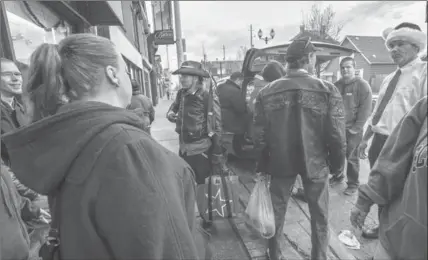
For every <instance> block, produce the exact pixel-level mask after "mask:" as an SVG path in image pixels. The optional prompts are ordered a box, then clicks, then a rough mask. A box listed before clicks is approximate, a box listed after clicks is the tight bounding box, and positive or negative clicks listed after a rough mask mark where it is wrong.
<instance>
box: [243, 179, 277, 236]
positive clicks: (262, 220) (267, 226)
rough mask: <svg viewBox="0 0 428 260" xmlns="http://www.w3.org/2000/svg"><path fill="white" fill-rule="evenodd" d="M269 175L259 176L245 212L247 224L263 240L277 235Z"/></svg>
mask: <svg viewBox="0 0 428 260" xmlns="http://www.w3.org/2000/svg"><path fill="white" fill-rule="evenodd" d="M269 182H270V176H269V175H258V177H257V179H256V185H255V186H254V188H253V191H252V192H251V196H250V199H249V201H248V205H247V209H246V210H245V215H246V218H247V219H246V220H247V224H248V225H250V226H251V227H252V228H254V229H255V230H257V231H258V232H259V233H260V235H261V236H262V237H263V238H266V239H268V238H271V237H273V236H274V235H275V215H274V212H273V206H272V200H271V197H270V191H269Z"/></svg>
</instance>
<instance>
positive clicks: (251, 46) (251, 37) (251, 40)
mask: <svg viewBox="0 0 428 260" xmlns="http://www.w3.org/2000/svg"><path fill="white" fill-rule="evenodd" d="M250 48H254V45H253V25H252V24H250Z"/></svg>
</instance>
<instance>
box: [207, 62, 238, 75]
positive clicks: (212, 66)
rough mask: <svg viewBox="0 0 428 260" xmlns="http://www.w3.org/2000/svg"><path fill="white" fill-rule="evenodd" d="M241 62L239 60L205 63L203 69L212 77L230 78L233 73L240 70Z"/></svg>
mask: <svg viewBox="0 0 428 260" xmlns="http://www.w3.org/2000/svg"><path fill="white" fill-rule="evenodd" d="M242 64H243V61H241V60H221V61H220V60H218V61H207V62H205V68H206V69H207V70H208V71H209V72H210V73H211V75H213V76H214V77H218V78H224V77H228V76H230V74H232V73H233V72H237V71H239V72H240V71H241V70H242Z"/></svg>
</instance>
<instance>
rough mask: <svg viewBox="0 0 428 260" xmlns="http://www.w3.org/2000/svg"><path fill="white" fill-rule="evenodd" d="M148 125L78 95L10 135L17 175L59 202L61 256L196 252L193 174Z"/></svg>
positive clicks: (155, 255) (167, 255)
mask: <svg viewBox="0 0 428 260" xmlns="http://www.w3.org/2000/svg"><path fill="white" fill-rule="evenodd" d="M142 125H143V122H142V120H141V119H140V118H139V117H138V116H137V115H135V114H134V113H132V112H130V111H127V110H125V109H121V108H117V107H113V106H110V105H107V104H104V103H99V102H74V103H71V104H67V105H64V106H62V107H61V108H60V109H59V111H58V113H57V114H55V115H54V116H51V117H47V118H45V119H42V120H40V121H38V122H35V123H33V124H31V125H30V126H28V127H25V128H21V129H19V130H18V131H17V132H15V133H12V134H9V135H6V136H5V137H4V142H5V144H6V146H7V147H8V149H9V153H10V158H11V162H12V169H13V170H14V172H15V174H16V176H17V177H18V178H19V179H20V180H21V181H22V183H24V184H25V185H27V186H28V187H30V188H32V189H33V190H35V191H37V192H39V193H41V194H46V195H49V198H50V200H49V202H50V203H49V206H50V211H51V212H55V210H58V209H57V208H54V207H53V205H54V204H56V205H58V206H59V213H58V214H59V218H58V221H59V224H60V227H59V230H60V240H61V245H60V251H61V258H62V259H194V258H196V257H197V250H196V246H195V242H194V240H193V236H192V230H193V226H194V221H195V211H194V210H195V208H194V206H195V197H194V196H195V195H194V193H195V181H194V176H193V174H194V173H193V171H192V170H191V168H190V167H189V166H188V165H187V164H186V163H185V162H184V161H183V160H182V159H181V158H179V157H178V156H177V155H175V154H174V153H172V152H170V151H168V150H167V149H165V148H164V147H162V146H161V145H160V144H159V143H157V142H156V141H155V140H153V139H152V138H151V137H150V136H149V135H148V134H147V133H145V132H144V131H143V130H141V127H142ZM64 147H66V148H67V149H64ZM21 160H24V161H25V162H26V163H21ZM165 162H168V163H165ZM30 169H31V171H30ZM54 217H55V216H54Z"/></svg>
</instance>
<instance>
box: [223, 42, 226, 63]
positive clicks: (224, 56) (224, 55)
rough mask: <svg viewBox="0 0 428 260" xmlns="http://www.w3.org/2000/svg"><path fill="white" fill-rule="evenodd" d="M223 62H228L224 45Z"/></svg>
mask: <svg viewBox="0 0 428 260" xmlns="http://www.w3.org/2000/svg"><path fill="white" fill-rule="evenodd" d="M223 60H226V47H224V45H223Z"/></svg>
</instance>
